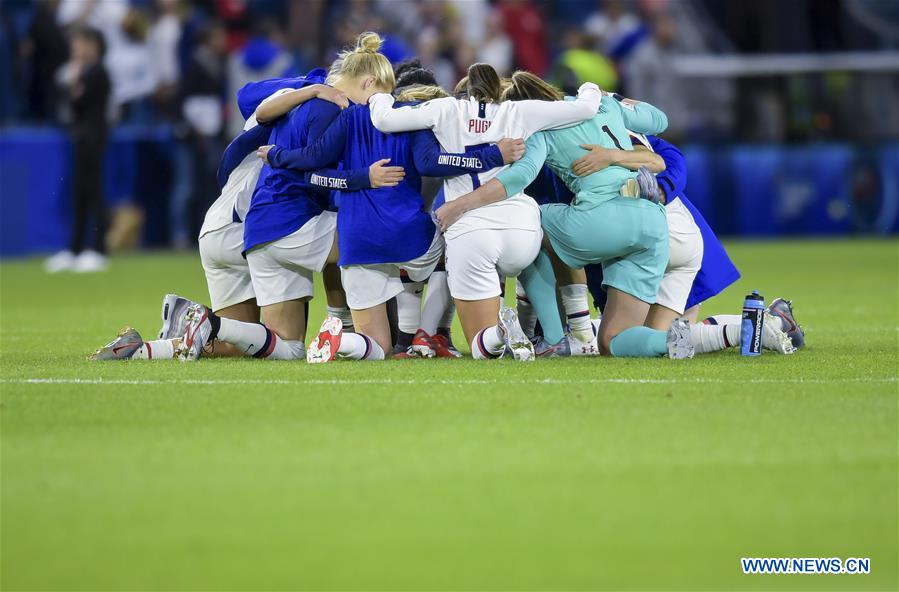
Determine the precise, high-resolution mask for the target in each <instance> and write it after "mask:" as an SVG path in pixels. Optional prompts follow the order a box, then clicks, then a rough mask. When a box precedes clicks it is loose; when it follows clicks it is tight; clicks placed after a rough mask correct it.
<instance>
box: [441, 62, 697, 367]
mask: <svg viewBox="0 0 899 592" xmlns="http://www.w3.org/2000/svg"><path fill="white" fill-rule="evenodd" d="M507 97H508V98H510V99H513V100H516V99H540V100H544V101H553V102H554V101H558V100H559V99H561V98H562V97H561V93H560V92H559V91H558V90H557V89H556V88H555V87H553V86H551V85H549V84H547V83H545V82H543V81H542V80H541V79H539V78H538V77H536V76H534V75H532V74H530V73H527V72H516V73H515V74H514V75H513V76H512V87H510V89H509V91H508V94H507ZM666 127H667V118H666V116H665V114H664V113H663V112H662V111H660V110H659V109H657V108H655V107H653V106H652V105H649V104H647V103H640V102H636V101H630V100H625V101H619V100H617V99H616V98H613V97H611V96H603V97H602V106H601V108H600V110H599V113H597V114H596V115H595V116H594V117H592V118H591V119H590V120H589V121H585V122H583V123H581V124H579V125H576V126H573V127H569V128H566V129H561V130H554V131H549V132H542V133H539V134H535V135H534V136H532V137H531V138H529V139H528V141H527V143H526V146H527V148H526V152H525V155H524V157H523V158H522V159H521V160H519V161H518V162H517V163H515V164H514V165H512V166H511V167H510V168H509V169H507V170H505V171H502V172H501V173H500V174H499V175H497V178H496V179H495V180H491V181H490V182H489V183H488V184H486V185H484V186H483V187H481V188H478V189H476V190H475V191H474V192H473V193H472V194H471V195H467V196H465V197H463V198H461V199H460V200H459V203H456V204H450V203H447V205H446V206H445V207H446V208H447V211H445V212H438V213H437V215H438V217H439V218H440V221H441V226H442V227H451V226H452V225H453V224H455V223H456V220H458V219H459V216H460V215H463V214H464V213H465V212H466V211H467V210H468V209H470V208H476V207H479V206H481V205H482V204H485V203H502V200H504V199H505V198H506V196H507V195H514V194H516V193H518V192H520V191H521V190H523V189H524V188H525V187H526V186H527V185H528V184H529V183H531V182H532V181H533V180H534V178H536V176H537V175H538V174H539V172H540V170H541V167H542V166H543V163H544V162H546V163H547V164H548V165H549V166H550V168H552V170H553V171H554V172H555V173H556V174H557V175H559V176H560V177H561V178H562V179H563V181H564V182H565V184H566V185H568V187H569V189H571V190H572V191H573V192H574V193H575V199H574V201H573V202H572V205H570V206H569V205H565V204H548V205H545V206H543V207H542V208H541V213H542V223H543V229H544V231H545V233H546V236H547V240H546V241H544V246H545V248H546V249H547V254H553V255H554V257H557V258H558V260H559V261H560V262H561V263H564V266H559V265H557V266H555V269H556V272H555V273H556V274H558V273H559V270H560V268H563V269H568V268H570V269H581V268H583V267H584V266H585V265H588V264H590V263H602V265H603V271H604V276H605V277H604V280H603V283H604V285H605V286H606V287H607V289H608V292H609V302H608V305H607V307H606V312H605V318H604V319H603V323H602V325H601V327H600V333H599V347H600V350H601V351H602V353H603V354H606V355H608V354H611V355H615V356H621V357H652V356H661V355H664V354H666V353H667V354H668V356H669V357H670V358H673V359H682V358H688V357H692V356H693V353H694V350H693V345H692V343H691V341H690V331H689V323H688V321H687V320H686V319H682V318H681V319H677V320H676V321H675V322H674V323H672V325H671V327H669V328H668V330H667V331H658V330H654V329H650V328H648V327H645V326H643V321H644V320H645V318H646V315H647V313H648V311H649V307H650V305H651V304H652V303H654V302H655V298H656V293H657V292H658V287H659V283H660V281H661V279H662V275H663V272H664V270H665V266H666V264H667V262H668V227H667V222H666V220H665V212H664V209H663V207H662V206H660V205H659V204H657V203H652V202H651V201H649V200H648V199H635V197H637V191H636V190H635V189H634V188H633V187H632V186H633V185H634V184H635V183H636V182H637V179H638V176H637V175H636V174H635V173H633V172H631V171H628V170H627V169H625V168H622V167H609V168H608V169H605V170H603V171H600V172H599V173H597V174H593V175H589V176H588V177H585V178H581V177H577V176H575V175H574V174H573V173H572V172H571V170H570V168H569V167H570V164H571V162H572V161H573V160H575V158H576V157H577V156H579V151H580V147H579V146H580V145H581V144H586V143H593V144H601V145H603V146H607V147H611V146H615V147H624V148H625V149H630V148H631V144H630V138H629V134H628V131H627V130H628V129H635V130H636V131H638V132H641V133H658V132H661V131H663V130H664V129H665V128H666ZM642 173H643V174H642V181H643V182H644V183H645V184H646V187H647V188H649V190H650V191H652V190H654V188H655V179H654V178H653V177H652V175H651V173H649V171H643V172H642ZM647 176H648V177H649V179H648V180H647V179H646V177H647ZM622 191H626V192H627V193H628V196H625V195H624V194H622ZM639 193H640V194H644V195H645V194H647V190H645V189H641V191H640V192H639ZM552 268H553V266H552V265H551V263H550V260H549V258H548V257H546V256H542V257H541V258H538V259H537V261H536V262H535V265H534V266H533V267H532V268H531V269H532V270H533V273H527V274H525V275H523V276H522V277H523V279H524V280H525V281H528V280H529V276H530V280H531V283H530V285H529V284H528V283H525V288H526V290H527V294H528V297H529V298H530V299H531V301H532V303H533V304H534V306H535V308H536V310H537V313H538V316H539V318H540V322H541V325H543V330H544V334H545V335H546V337H547V341H549V343H550V344H553V343H554V342H555V344H560V343H562V341H563V336H564V334H563V332H562V327H561V321H560V320H559V317H558V313H557V310H556V304H555V282H554V277H553V275H554V274H553V269H552ZM534 276H537V278H539V281H533V278H534ZM581 277H583V276H581ZM581 281H584V280H581ZM568 283H573V282H570V281H569V282H568ZM581 299H582V301H583V302H582V307H583V309H584V310H586V309H587V305H586V286H584V289H583V294H582V296H581V295H578V300H581Z"/></svg>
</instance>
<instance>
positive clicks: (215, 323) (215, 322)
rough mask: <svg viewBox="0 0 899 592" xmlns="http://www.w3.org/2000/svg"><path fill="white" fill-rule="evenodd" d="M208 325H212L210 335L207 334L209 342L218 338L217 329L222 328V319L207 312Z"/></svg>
mask: <svg viewBox="0 0 899 592" xmlns="http://www.w3.org/2000/svg"><path fill="white" fill-rule="evenodd" d="M209 324H210V325H212V333H210V334H209V341H212V340H213V339H215V338H216V337H218V334H219V329H221V328H222V319H220V318H219V316H218V315H217V314H215V313H214V312H212V311H211V310H210V311H209Z"/></svg>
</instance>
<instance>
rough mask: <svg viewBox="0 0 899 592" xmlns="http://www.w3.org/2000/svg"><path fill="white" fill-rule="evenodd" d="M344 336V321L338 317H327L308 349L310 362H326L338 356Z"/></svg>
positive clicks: (307, 359)
mask: <svg viewBox="0 0 899 592" xmlns="http://www.w3.org/2000/svg"><path fill="white" fill-rule="evenodd" d="M342 338H343V322H342V321H341V320H340V319H338V318H336V317H325V320H324V322H322V326H321V329H319V332H318V337H316V338H315V339H313V340H312V343H310V344H309V349H307V350H306V361H307V362H308V363H310V364H324V363H326V362H330V361H332V360H333V359H334V358H336V357H337V350H339V349H340V341H341V339H342Z"/></svg>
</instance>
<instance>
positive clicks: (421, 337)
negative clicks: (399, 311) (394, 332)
mask: <svg viewBox="0 0 899 592" xmlns="http://www.w3.org/2000/svg"><path fill="white" fill-rule="evenodd" d="M408 352H409V353H411V354H413V355H415V356H418V357H419V358H433V357H434V356H436V355H437V351H436V349H435V347H434V342H433V337H431V336H430V335H428V334H427V333H425V332H424V330H422V329H419V330H418V331H416V332H415V335H414V336H413V337H412V345H410V346H409V350H408Z"/></svg>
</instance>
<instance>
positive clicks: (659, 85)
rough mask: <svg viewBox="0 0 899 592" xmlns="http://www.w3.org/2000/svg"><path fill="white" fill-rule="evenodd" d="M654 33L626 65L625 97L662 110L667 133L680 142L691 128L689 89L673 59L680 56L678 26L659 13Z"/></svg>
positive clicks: (653, 29)
mask: <svg viewBox="0 0 899 592" xmlns="http://www.w3.org/2000/svg"><path fill="white" fill-rule="evenodd" d="M651 30H652V34H651V37H650V38H649V39H648V40H647V41H646V42H645V43H642V44H640V46H639V47H638V48H637V49H636V50H635V51H634V54H633V56H631V58H630V59H629V60H628V62H627V66H626V68H627V88H626V89H625V93H626V94H627V95H628V96H629V97H633V98H634V99H637V100H640V101H646V102H648V103H652V104H653V105H655V106H656V107H658V108H659V109H661V110H663V111H664V112H665V113H666V114H667V115H668V131H667V133H668V134H669V135H670V136H672V137H674V138H677V137H679V136H681V135H682V134H683V131H684V129H685V127H686V126H687V125H688V124H689V121H688V119H689V108H688V104H687V100H686V97H687V92H686V91H687V89H686V85H685V84H684V81H683V80H682V79H681V78H680V76H678V75H677V73H675V71H674V66H673V58H674V57H675V56H676V55H677V54H678V53H679V48H678V45H677V25H676V24H675V22H674V19H672V18H671V17H670V16H669V15H668V14H666V13H659V14H657V15H656V16H655V17H654V18H653V22H652V27H651Z"/></svg>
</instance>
